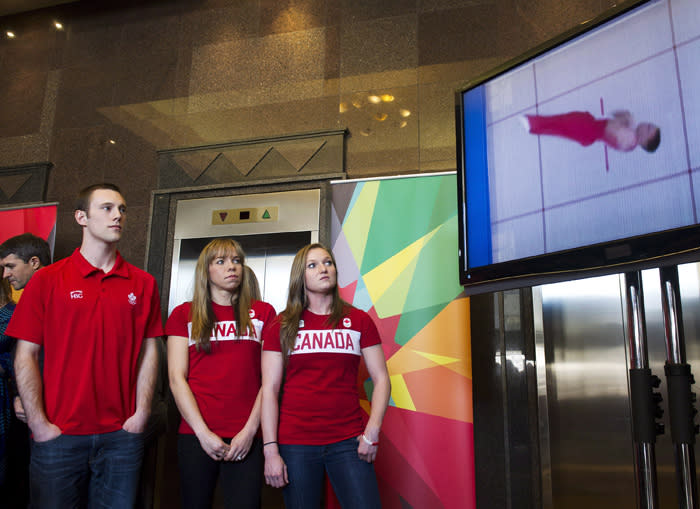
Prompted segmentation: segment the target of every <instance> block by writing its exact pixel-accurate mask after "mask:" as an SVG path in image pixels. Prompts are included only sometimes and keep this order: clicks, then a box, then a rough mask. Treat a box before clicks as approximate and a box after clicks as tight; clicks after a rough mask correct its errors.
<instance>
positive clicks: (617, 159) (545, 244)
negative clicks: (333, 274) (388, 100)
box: [456, 0, 700, 293]
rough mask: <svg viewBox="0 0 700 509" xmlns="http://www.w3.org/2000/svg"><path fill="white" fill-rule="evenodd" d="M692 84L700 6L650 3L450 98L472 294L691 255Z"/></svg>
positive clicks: (697, 101)
mask: <svg viewBox="0 0 700 509" xmlns="http://www.w3.org/2000/svg"><path fill="white" fill-rule="evenodd" d="M699 83H700V2H698V1H697V0H652V1H634V2H626V3H625V4H623V5H621V6H619V7H618V8H616V9H615V10H613V11H610V12H608V13H606V15H604V16H601V17H600V18H596V19H594V20H591V21H590V22H588V23H586V24H584V25H583V26H581V27H578V28H577V29H575V30H572V31H570V32H568V33H566V34H563V35H562V36H560V37H558V38H556V39H555V40H552V41H549V42H548V43H545V44H544V45H542V46H541V47H538V48H536V49H534V50H532V51H531V52H529V53H528V54H526V55H524V56H521V57H519V58H517V59H515V60H513V61H511V62H509V63H507V64H505V65H504V66H502V67H500V68H498V69H495V70H493V71H492V72H490V73H488V74H487V75H485V76H482V77H480V78H479V79H476V80H474V81H472V82H470V83H468V84H467V85H466V86H465V87H464V88H463V89H462V90H460V91H458V93H457V108H456V111H457V122H456V124H457V151H458V153H457V162H458V171H457V175H458V195H459V196H458V199H459V223H460V228H459V233H460V238H459V251H460V281H461V284H462V285H464V286H465V289H466V290H467V292H468V293H476V292H478V291H491V290H496V289H506V288H516V287H522V286H530V285H532V284H539V283H542V282H550V281H551V282H553V281H557V280H563V279H574V278H576V277H582V276H585V275H592V274H599V273H605V272H623V271H627V270H635V267H639V268H644V267H649V266H654V265H663V264H668V263H674V262H676V263H677V262H678V260H686V259H688V260H689V259H699V258H700V253H699V252H698V248H699V247H700V225H699V224H698V221H699V219H698V218H699V215H700V180H699V176H700V115H699V113H700V85H698V84H699ZM657 135H658V136H657ZM657 137H658V139H657Z"/></svg>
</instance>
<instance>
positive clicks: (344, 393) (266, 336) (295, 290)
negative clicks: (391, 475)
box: [262, 244, 391, 509]
mask: <svg viewBox="0 0 700 509" xmlns="http://www.w3.org/2000/svg"><path fill="white" fill-rule="evenodd" d="M361 360H364V362H365V365H366V367H367V370H368V372H369V375H370V377H371V378H372V382H373V384H374V390H373V391H372V400H371V412H370V415H369V419H366V418H365V413H364V412H363V410H362V408H361V407H360V402H359V399H360V395H359V392H358V387H357V385H358V380H357V378H358V369H359V366H360V361H361ZM262 370H263V407H262V430H263V449H264V454H265V480H266V482H267V483H268V484H269V485H270V486H273V487H276V488H280V487H284V489H283V496H284V503H285V507H287V509H308V508H311V507H319V504H320V500H321V493H322V488H323V480H324V472H325V473H326V474H327V475H328V478H329V479H330V482H331V484H332V486H333V489H334V491H335V494H336V496H337V497H338V499H339V501H340V503H341V505H342V506H343V507H344V508H346V509H348V508H357V509H360V508H361V509H370V508H378V507H380V506H381V503H380V499H379V489H378V487H377V479H376V476H375V472H374V465H373V462H374V460H375V458H376V456H377V450H378V447H379V432H380V428H381V425H382V420H383V418H384V413H385V412H386V408H387V405H388V402H389V395H390V392H391V386H390V382H389V375H388V372H387V368H386V362H385V359H384V352H383V350H382V345H381V339H380V337H379V333H378V331H377V328H376V326H375V325H374V323H373V322H372V320H371V318H370V317H369V315H367V313H365V312H364V311H361V310H359V309H357V308H354V307H353V306H351V305H350V304H348V303H346V302H344V301H343V300H342V299H341V298H340V295H339V293H338V281H337V272H336V264H335V259H334V258H333V255H332V254H331V252H330V251H329V250H328V249H327V248H325V247H324V246H323V245H321V244H310V245H308V246H306V247H304V248H302V249H301V250H300V251H299V252H298V253H297V254H296V256H295V258H294V261H293V263H292V270H291V275H290V278H289V297H288V299H287V307H286V309H285V310H284V311H283V312H282V313H281V314H280V315H279V316H278V318H277V320H275V322H274V324H273V326H271V327H270V328H268V329H265V331H264V332H263V359H262ZM280 391H282V397H281V401H280V402H279V404H278V401H279V400H278V398H279V396H280Z"/></svg>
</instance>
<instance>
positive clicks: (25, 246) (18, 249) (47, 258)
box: [0, 233, 51, 266]
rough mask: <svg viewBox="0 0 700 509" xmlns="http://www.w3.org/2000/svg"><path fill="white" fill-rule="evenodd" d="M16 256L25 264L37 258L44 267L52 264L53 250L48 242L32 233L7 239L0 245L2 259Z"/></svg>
mask: <svg viewBox="0 0 700 509" xmlns="http://www.w3.org/2000/svg"><path fill="white" fill-rule="evenodd" d="M11 254H13V255H15V256H16V257H17V258H20V259H21V260H22V261H23V262H24V263H29V260H31V259H32V257H34V256H36V257H37V258H38V259H39V262H40V263H41V265H42V266H44V265H49V264H50V263H51V249H50V248H49V244H48V242H46V241H45V240H44V239H42V238H41V237H37V236H36V235H32V234H31V233H23V234H22V235H16V236H15V237H11V238H9V239H7V240H6V241H5V242H3V243H2V244H0V258H5V257H6V256H9V255H11Z"/></svg>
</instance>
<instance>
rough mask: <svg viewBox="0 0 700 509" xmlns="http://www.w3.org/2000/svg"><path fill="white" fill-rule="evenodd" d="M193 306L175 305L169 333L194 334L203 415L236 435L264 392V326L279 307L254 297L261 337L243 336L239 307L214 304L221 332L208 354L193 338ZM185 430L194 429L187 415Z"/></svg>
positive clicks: (191, 376)
mask: <svg viewBox="0 0 700 509" xmlns="http://www.w3.org/2000/svg"><path fill="white" fill-rule="evenodd" d="M191 307H192V304H191V303H190V302H185V303H184V304H180V305H179V306H178V307H176V308H175V309H173V312H172V314H171V315H170V318H168V321H167V323H166V324H165V333H166V334H167V335H168V336H181V337H184V338H188V339H189V341H188V343H189V367H188V373H187V383H188V384H189V386H190V389H191V390H192V393H193V394H194V398H195V400H196V401H197V406H198V407H199V411H200V413H201V414H202V418H203V419H204V422H206V423H207V426H208V427H209V429H210V430H212V431H213V432H214V433H216V434H217V435H219V436H222V437H233V436H234V435H236V434H237V433H238V432H239V431H240V430H241V429H242V428H243V426H245V423H246V421H247V420H248V417H249V416H250V412H251V410H252V409H253V405H254V404H255V399H256V398H257V396H258V392H259V391H260V382H261V375H260V349H261V348H260V344H261V342H262V339H261V338H262V331H263V328H264V327H265V326H266V325H267V324H269V323H270V322H271V321H272V320H273V319H274V318H275V310H274V309H273V307H272V306H271V305H269V304H268V303H267V302H262V301H254V302H253V303H252V305H251V307H250V317H251V318H252V322H253V327H254V329H255V336H252V337H251V336H248V335H247V334H246V335H244V336H241V337H238V338H237V337H236V330H237V327H236V321H235V318H234V313H233V308H232V307H231V306H220V305H218V304H215V303H212V308H213V309H214V315H215V316H216V324H215V326H214V332H215V334H212V337H211V352H210V353H205V352H204V351H201V350H200V351H197V347H196V346H195V342H194V341H193V340H192V339H191V333H192V322H191V320H190V310H191ZM169 341H176V339H169ZM180 341H182V340H181V339H180ZM179 432H180V433H187V434H193V433H194V431H193V430H192V428H191V427H190V425H189V424H187V421H185V419H182V420H181V422H180V429H179Z"/></svg>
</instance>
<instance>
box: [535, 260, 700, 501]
mask: <svg viewBox="0 0 700 509" xmlns="http://www.w3.org/2000/svg"><path fill="white" fill-rule="evenodd" d="M678 270H679V279H680V282H681V299H682V310H683V323H684V328H685V341H686V355H687V362H688V363H689V364H691V366H692V368H693V373H694V374H695V375H696V376H697V374H698V372H700V305H699V303H700V300H699V295H700V283H699V276H698V274H699V273H700V265H699V264H687V265H682V266H679V267H678ZM642 283H643V292H644V308H645V314H646V329H647V342H648V352H649V364H650V368H651V370H652V372H653V374H655V375H657V376H658V377H659V378H661V380H662V383H661V387H660V389H659V391H660V392H661V395H662V397H663V402H662V405H661V406H662V407H663V408H664V410H665V414H664V417H663V423H664V424H665V427H666V433H665V434H664V435H661V436H659V437H658V438H657V443H656V446H655V448H656V459H657V467H656V468H657V478H658V490H659V507H662V508H666V507H678V501H677V493H676V484H675V482H676V481H675V463H674V449H673V444H672V442H671V439H670V429H671V428H670V423H669V421H668V406H667V402H668V397H667V394H666V380H665V377H664V369H663V366H664V362H665V360H666V348H665V339H664V331H663V318H662V311H661V292H660V284H659V271H658V270H656V269H654V270H647V271H643V273H642ZM534 297H535V323H536V328H537V329H538V330H537V332H538V334H536V341H537V343H538V344H537V346H538V348H537V359H536V361H537V370H538V377H539V380H540V382H541V383H539V384H538V385H539V388H538V396H539V401H540V432H541V436H540V441H541V443H540V446H541V447H540V449H541V453H542V458H541V459H542V465H543V470H542V473H543V476H542V477H543V499H544V504H543V506H544V507H546V508H549V507H554V508H567V509H579V508H590V507H595V508H596V509H607V508H610V509H627V508H629V509H633V508H636V507H637V501H636V498H635V497H636V495H635V493H636V490H635V472H634V464H633V458H634V455H633V442H632V422H631V411H630V402H629V390H628V376H627V372H628V368H629V363H628V352H627V349H626V339H625V338H626V331H625V327H626V325H625V320H624V309H625V305H624V283H623V276H622V275H611V276H604V277H599V278H590V279H584V280H578V281H571V282H565V283H557V284H552V285H545V286H541V287H538V288H535V289H534ZM540 305H541V308H540ZM540 320H541V321H540Z"/></svg>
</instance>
